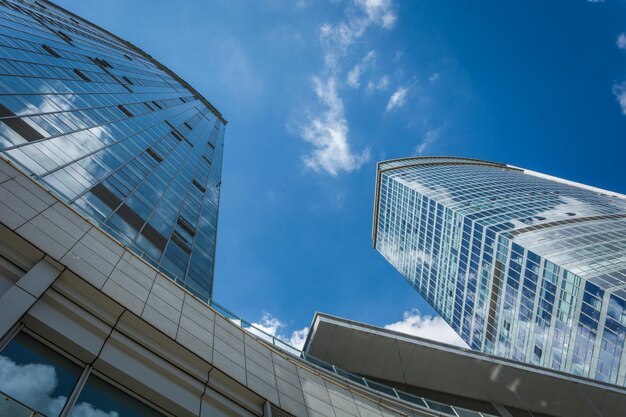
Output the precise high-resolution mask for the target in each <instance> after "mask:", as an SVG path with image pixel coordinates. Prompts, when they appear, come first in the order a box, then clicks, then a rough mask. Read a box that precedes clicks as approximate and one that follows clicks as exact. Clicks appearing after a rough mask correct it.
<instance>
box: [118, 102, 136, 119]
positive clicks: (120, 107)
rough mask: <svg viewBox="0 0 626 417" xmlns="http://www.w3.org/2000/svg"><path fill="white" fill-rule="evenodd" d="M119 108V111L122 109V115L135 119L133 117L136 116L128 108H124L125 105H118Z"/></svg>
mask: <svg viewBox="0 0 626 417" xmlns="http://www.w3.org/2000/svg"><path fill="white" fill-rule="evenodd" d="M117 108H118V109H120V111H121V112H122V113H124V114H125V115H126V116H128V117H133V116H134V114H133V113H132V112H131V111H130V110H128V109H127V108H126V106H124V105H123V104H118V105H117Z"/></svg>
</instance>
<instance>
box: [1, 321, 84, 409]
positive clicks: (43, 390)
mask: <svg viewBox="0 0 626 417" xmlns="http://www.w3.org/2000/svg"><path fill="white" fill-rule="evenodd" d="M81 372H82V369H81V367H80V366H78V365H76V364H74V363H73V362H71V361H70V360H69V359H67V358H65V357H64V356H62V355H60V354H59V353H57V352H55V351H54V350H52V349H51V348H49V347H47V346H46V345H44V344H43V343H41V342H39V341H37V340H36V339H35V338H34V337H32V336H29V335H28V334H26V333H19V334H18V335H17V336H15V338H14V339H13V340H11V342H10V343H9V344H8V345H7V346H6V348H5V349H4V350H3V351H2V352H1V353H0V391H2V392H3V393H4V394H6V395H8V396H10V397H12V398H14V399H16V400H18V401H20V402H21V403H23V404H25V405H26V406H28V407H30V408H32V409H33V410H35V411H38V412H40V413H42V414H45V415H46V416H48V417H57V416H58V415H59V414H60V413H61V410H62V409H63V407H64V406H65V403H66V402H67V399H68V397H69V396H70V394H71V393H72V390H73V389H74V386H75V385H76V382H77V381H78V379H79V377H80V374H81Z"/></svg>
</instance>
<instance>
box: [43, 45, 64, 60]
mask: <svg viewBox="0 0 626 417" xmlns="http://www.w3.org/2000/svg"><path fill="white" fill-rule="evenodd" d="M41 47H42V48H43V49H44V51H46V52H47V53H49V54H50V55H52V56H53V57H55V58H61V55H60V54H59V53H58V52H57V51H55V50H54V49H52V48H51V47H49V46H48V45H41Z"/></svg>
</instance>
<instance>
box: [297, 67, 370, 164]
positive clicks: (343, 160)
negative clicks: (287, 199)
mask: <svg viewBox="0 0 626 417" xmlns="http://www.w3.org/2000/svg"><path fill="white" fill-rule="evenodd" d="M313 84H314V90H315V94H316V95H317V97H318V99H319V100H320V101H321V102H322V103H323V104H324V105H325V106H326V108H327V110H326V111H325V112H324V113H322V114H321V115H318V116H317V117H314V118H312V119H311V120H309V122H308V123H307V124H306V125H304V126H302V128H301V135H302V138H303V139H304V140H306V141H307V142H309V143H311V144H312V145H313V147H314V150H313V152H311V153H310V154H308V155H305V156H304V157H303V158H302V159H303V161H304V164H305V165H306V166H307V167H308V168H310V169H312V170H314V171H317V172H321V171H325V172H327V173H329V174H331V175H333V176H335V175H337V174H339V172H340V171H346V172H350V171H354V170H356V169H358V168H360V167H361V165H363V164H364V163H365V162H367V161H368V160H369V157H370V155H369V149H368V148H366V149H365V150H364V151H363V152H361V153H360V154H356V153H354V152H352V150H351V149H350V144H349V142H348V131H349V128H348V122H347V121H346V119H345V116H344V108H343V101H342V100H341V98H340V97H339V95H338V93H337V84H336V79H335V78H334V77H332V76H331V77H329V78H328V79H326V80H321V79H320V78H318V77H314V78H313Z"/></svg>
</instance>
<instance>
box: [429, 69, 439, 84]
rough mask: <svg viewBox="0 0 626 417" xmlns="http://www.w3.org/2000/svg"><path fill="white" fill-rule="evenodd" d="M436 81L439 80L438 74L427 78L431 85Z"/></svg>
mask: <svg viewBox="0 0 626 417" xmlns="http://www.w3.org/2000/svg"><path fill="white" fill-rule="evenodd" d="M438 79H439V73H438V72H436V73H434V74H433V75H431V76H430V77H428V81H430V82H431V83H434V82H435V81H437V80H438Z"/></svg>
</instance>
